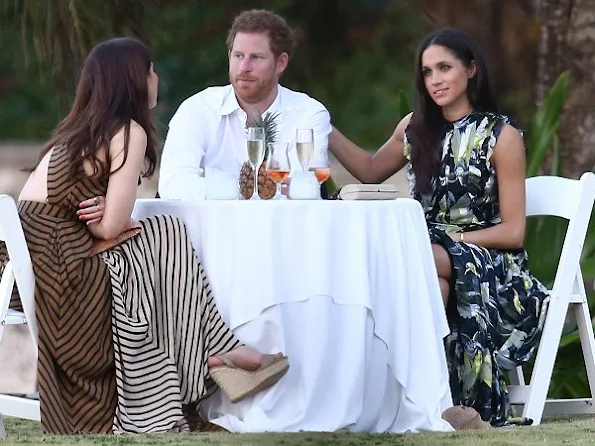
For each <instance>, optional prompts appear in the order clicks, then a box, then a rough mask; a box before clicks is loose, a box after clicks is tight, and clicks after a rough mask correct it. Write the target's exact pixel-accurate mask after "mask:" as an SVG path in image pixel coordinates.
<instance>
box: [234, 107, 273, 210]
mask: <svg viewBox="0 0 595 446" xmlns="http://www.w3.org/2000/svg"><path fill="white" fill-rule="evenodd" d="M277 116H278V113H271V112H268V113H267V114H266V115H264V117H262V115H261V114H260V113H259V112H258V111H256V112H255V113H254V114H253V115H252V116H250V117H249V118H248V120H247V121H246V126H250V127H264V134H265V153H264V161H263V162H262V164H261V165H260V167H259V169H258V196H259V197H260V198H262V199H263V200H268V199H270V198H273V197H274V196H275V192H276V190H277V188H276V185H275V182H274V181H273V180H271V179H270V178H268V177H267V175H266V161H267V157H268V155H269V147H268V145H269V144H270V143H273V142H275V140H276V139H277V122H276V121H275V119H276V118H277ZM239 183H240V193H241V194H242V197H244V198H246V199H248V198H250V197H251V196H252V194H253V193H254V170H253V169H252V166H250V163H249V162H248V161H246V162H244V164H242V168H241V170H240V179H239Z"/></svg>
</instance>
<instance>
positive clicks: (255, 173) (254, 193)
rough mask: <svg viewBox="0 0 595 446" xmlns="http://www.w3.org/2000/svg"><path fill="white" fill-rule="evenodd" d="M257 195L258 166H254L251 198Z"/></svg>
mask: <svg viewBox="0 0 595 446" xmlns="http://www.w3.org/2000/svg"><path fill="white" fill-rule="evenodd" d="M256 197H258V168H257V167H256V166H255V167H254V192H253V193H252V198H256Z"/></svg>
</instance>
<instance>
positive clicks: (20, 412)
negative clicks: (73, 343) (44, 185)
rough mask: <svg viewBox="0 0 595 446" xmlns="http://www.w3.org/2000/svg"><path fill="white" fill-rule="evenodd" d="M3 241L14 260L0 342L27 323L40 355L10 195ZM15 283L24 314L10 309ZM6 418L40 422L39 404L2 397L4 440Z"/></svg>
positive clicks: (8, 270) (1, 224) (3, 199)
mask: <svg viewBox="0 0 595 446" xmlns="http://www.w3.org/2000/svg"><path fill="white" fill-rule="evenodd" d="M0 240H1V241H3V242H4V243H6V248H7V250H8V256H9V258H10V261H9V262H8V263H7V264H6V266H5V268H4V272H3V273H2V278H1V279H0V342H1V341H2V334H3V332H4V328H5V327H6V325H12V324H27V326H28V328H29V333H30V334H31V337H32V339H33V342H34V344H35V354H37V333H38V332H37V320H36V318H35V297H34V290H35V278H34V276H33V267H32V266H31V257H30V256H29V249H28V248H27V243H26V242H25V236H24V234H23V228H22V226H21V220H20V219H19V214H18V213H17V208H16V204H15V201H14V199H13V198H12V197H10V196H9V195H0ZM15 283H16V286H17V290H18V292H19V296H20V299H21V304H22V306H23V311H22V312H20V311H15V310H12V309H9V308H8V305H9V303H10V298H11V295H12V291H13V287H14V285H15ZM1 366H2V365H1V364H0V367H1ZM3 415H8V416H12V417H17V418H25V419H28V420H40V410H39V401H38V400H36V399H31V398H24V397H18V396H14V395H5V394H0V438H3V437H5V436H6V432H5V430H4V423H3V421H2V416H3Z"/></svg>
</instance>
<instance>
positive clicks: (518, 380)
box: [508, 366, 525, 386]
mask: <svg viewBox="0 0 595 446" xmlns="http://www.w3.org/2000/svg"><path fill="white" fill-rule="evenodd" d="M508 378H509V379H510V384H512V385H513V386H524V385H525V376H524V375H523V368H522V367H521V366H518V367H515V368H514V370H511V371H510V372H508Z"/></svg>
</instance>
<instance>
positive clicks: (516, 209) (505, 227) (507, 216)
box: [451, 124, 526, 249]
mask: <svg viewBox="0 0 595 446" xmlns="http://www.w3.org/2000/svg"><path fill="white" fill-rule="evenodd" d="M491 161H492V163H493V164H494V167H495V169H496V175H498V198H499V200H500V217H501V219H502V223H499V224H498V225H496V226H493V227H491V228H487V229H481V230H479V231H472V232H465V235H464V241H465V243H473V244H475V245H478V246H484V247H486V248H496V249H514V248H520V247H522V246H523V239H524V236H525V223H526V216H525V165H526V158H525V146H524V144H523V138H522V137H521V135H520V134H519V132H518V131H517V130H516V129H515V128H514V127H512V126H510V125H508V124H506V125H505V126H504V127H503V128H502V130H501V132H500V136H499V137H498V142H497V143H496V145H495V146H494V153H493V155H492V158H491ZM451 238H453V240H456V241H459V240H460V234H451Z"/></svg>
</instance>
